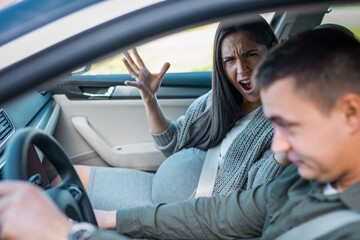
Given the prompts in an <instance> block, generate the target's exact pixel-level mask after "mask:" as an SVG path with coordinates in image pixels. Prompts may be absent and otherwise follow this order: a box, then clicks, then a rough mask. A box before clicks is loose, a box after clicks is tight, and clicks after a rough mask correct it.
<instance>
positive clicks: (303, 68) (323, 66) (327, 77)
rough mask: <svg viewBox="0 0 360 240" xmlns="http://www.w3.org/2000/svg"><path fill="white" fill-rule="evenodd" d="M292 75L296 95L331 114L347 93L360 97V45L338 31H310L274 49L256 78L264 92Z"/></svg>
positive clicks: (259, 87)
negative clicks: (276, 82)
mask: <svg viewBox="0 0 360 240" xmlns="http://www.w3.org/2000/svg"><path fill="white" fill-rule="evenodd" d="M289 76H292V77H294V79H295V86H294V91H295V92H296V93H298V94H300V95H302V96H305V97H309V98H310V99H312V100H314V101H315V103H316V104H317V105H318V106H319V108H320V109H321V110H323V111H324V112H325V113H328V112H330V110H331V109H332V108H333V106H334V105H335V103H336V102H337V100H338V99H340V98H341V97H342V96H343V95H344V94H346V93H350V92H352V93H355V94H357V95H360V43H359V41H358V40H356V39H355V38H354V37H352V36H349V35H348V34H345V33H344V32H342V31H339V30H335V29H319V30H313V31H309V32H306V33H303V34H300V35H298V36H297V37H294V38H292V39H290V40H288V41H287V42H285V43H284V44H282V45H280V46H278V47H276V48H275V49H273V51H271V52H270V53H269V54H268V55H267V56H266V57H265V58H264V59H263V60H262V61H261V63H260V64H259V65H258V68H257V70H256V72H255V74H254V76H253V77H254V79H255V85H256V87H257V88H258V89H259V90H261V89H262V88H266V87H268V86H269V85H270V84H272V83H273V82H275V81H277V80H279V79H283V78H285V77H289Z"/></svg>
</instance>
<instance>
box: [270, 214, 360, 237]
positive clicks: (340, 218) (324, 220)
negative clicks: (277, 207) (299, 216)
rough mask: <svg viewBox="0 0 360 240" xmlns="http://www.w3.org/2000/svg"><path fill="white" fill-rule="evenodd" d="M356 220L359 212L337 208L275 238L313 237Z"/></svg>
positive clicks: (358, 219) (359, 218)
mask: <svg viewBox="0 0 360 240" xmlns="http://www.w3.org/2000/svg"><path fill="white" fill-rule="evenodd" d="M356 221H360V214H359V213H357V212H355V211H352V210H338V211H334V212H330V213H327V214H324V215H321V216H319V217H316V218H314V219H312V220H310V221H307V222H304V223H302V224H300V225H299V226H296V227H294V228H292V229H291V230H289V231H287V232H285V233H283V234H281V235H280V236H279V237H278V238H276V240H288V239H291V240H296V239H299V240H300V239H301V240H310V239H315V238H318V237H320V236H323V235H325V234H327V233H329V232H331V231H334V230H336V229H338V228H340V227H342V226H345V225H346V224H349V223H352V222H356Z"/></svg>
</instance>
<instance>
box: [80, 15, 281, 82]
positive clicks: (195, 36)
mask: <svg viewBox="0 0 360 240" xmlns="http://www.w3.org/2000/svg"><path fill="white" fill-rule="evenodd" d="M274 14H275V13H274V12H271V13H264V14H261V15H262V16H263V17H264V18H265V19H266V20H267V21H268V22H270V21H271V19H272V18H273V16H274ZM217 26H218V23H214V24H209V25H204V26H201V27H196V28H193V29H189V30H186V31H182V32H179V33H175V34H172V35H169V36H166V37H163V38H160V39H157V40H154V41H151V42H148V43H146V44H143V45H140V46H138V47H137V49H138V52H139V53H140V56H141V57H142V59H143V60H144V62H145V64H146V66H147V67H148V69H149V70H150V71H151V72H158V71H160V69H161V67H162V65H163V64H164V63H165V62H169V63H170V64H171V67H170V69H169V70H168V72H199V71H211V70H212V53H213V40H214V36H215V32H216V28H217ZM130 52H131V51H130ZM123 57H124V55H123V54H122V53H121V54H118V55H116V56H113V57H111V58H108V59H106V60H104V61H101V62H99V63H96V64H92V66H91V68H90V70H89V71H87V72H81V73H82V74H83V75H104V74H105V75H107V74H127V73H128V72H127V70H126V68H125V66H124V64H123V63H122V60H121V59H122V58H123ZM79 71H81V70H80V69H79V70H78V72H79Z"/></svg>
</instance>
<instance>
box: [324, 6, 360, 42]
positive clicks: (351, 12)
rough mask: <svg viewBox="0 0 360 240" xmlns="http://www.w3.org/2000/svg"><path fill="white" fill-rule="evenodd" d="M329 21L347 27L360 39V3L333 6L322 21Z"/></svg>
mask: <svg viewBox="0 0 360 240" xmlns="http://www.w3.org/2000/svg"><path fill="white" fill-rule="evenodd" d="M327 23H335V24H339V25H342V26H344V27H347V28H348V29H349V30H351V31H352V32H353V33H354V34H355V36H356V37H357V39H360V4H355V5H345V6H344V5H337V6H331V7H330V8H329V10H328V13H326V14H325V16H324V18H323V21H322V22H321V24H327Z"/></svg>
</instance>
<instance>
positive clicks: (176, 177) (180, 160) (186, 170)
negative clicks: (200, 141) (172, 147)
mask: <svg viewBox="0 0 360 240" xmlns="http://www.w3.org/2000/svg"><path fill="white" fill-rule="evenodd" d="M205 157H206V152H205V151H202V150H199V149H196V148H189V149H183V150H181V151H179V152H177V153H174V154H173V155H171V156H170V157H168V158H167V159H166V160H165V161H164V162H163V163H162V164H161V165H160V167H159V169H158V171H157V172H156V174H155V176H154V180H153V187H152V198H153V201H154V203H169V202H174V201H180V200H186V199H189V197H190V196H191V195H192V193H193V192H194V190H195V189H196V187H197V184H198V181H199V177H200V173H201V169H202V166H203V163H204V160H205Z"/></svg>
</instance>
